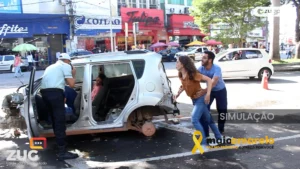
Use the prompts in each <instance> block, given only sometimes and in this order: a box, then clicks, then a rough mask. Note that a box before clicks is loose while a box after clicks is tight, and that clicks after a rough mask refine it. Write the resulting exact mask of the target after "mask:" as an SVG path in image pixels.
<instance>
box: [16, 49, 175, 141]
mask: <svg viewBox="0 0 300 169" xmlns="http://www.w3.org/2000/svg"><path fill="white" fill-rule="evenodd" d="M72 65H73V66H74V67H75V68H76V85H75V88H74V90H75V91H76V92H77V97H76V99H75V101H74V107H75V110H76V111H75V112H74V113H75V114H76V117H77V118H76V119H74V118H73V119H72V118H71V119H68V121H66V126H67V130H66V134H67V135H79V134H92V133H101V132H115V131H127V130H136V131H139V132H142V133H143V134H144V135H146V136H152V135H153V134H154V133H155V131H156V129H155V126H154V124H153V123H152V119H153V117H154V116H160V115H164V116H165V120H168V118H167V115H168V114H173V115H176V114H179V113H180V112H179V110H178V108H177V106H176V103H174V102H173V94H172V90H171V87H170V86H171V84H170V80H169V79H168V78H167V76H166V73H165V69H164V65H163V64H162V62H161V55H159V54H156V53H154V52H149V51H147V50H136V51H128V52H116V53H104V54H93V55H87V56H82V57H81V58H77V59H75V60H72ZM99 72H101V73H103V74H105V76H106V77H107V78H105V79H104V80H103V86H102V88H101V89H100V90H99V92H98V93H97V94H96V96H95V98H94V100H93V101H92V99H91V92H92V88H93V84H94V82H95V80H96V78H97V76H98V74H99ZM40 84H41V78H39V79H35V69H33V70H32V72H31V75H30V80H29V84H28V85H26V86H24V87H23V88H21V89H20V92H19V94H15V97H17V98H15V99H12V100H11V102H13V101H14V100H16V101H18V103H17V104H18V107H19V109H20V112H21V114H22V116H23V117H24V119H25V121H26V125H27V131H28V136H29V138H31V137H53V136H54V133H53V130H52V126H51V125H49V123H47V119H48V118H47V117H48V115H47V114H48V113H47V108H46V107H45V106H44V103H43V99H42V96H41V94H40ZM22 97H23V98H22ZM18 98H19V99H18ZM20 100H21V101H20Z"/></svg>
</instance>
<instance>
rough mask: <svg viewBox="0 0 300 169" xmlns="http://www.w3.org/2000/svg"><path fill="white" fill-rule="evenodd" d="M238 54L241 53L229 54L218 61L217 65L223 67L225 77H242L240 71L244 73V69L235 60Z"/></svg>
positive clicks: (233, 52)
mask: <svg viewBox="0 0 300 169" xmlns="http://www.w3.org/2000/svg"><path fill="white" fill-rule="evenodd" d="M238 52H239V51H232V52H229V53H227V54H225V55H224V56H222V57H220V59H219V60H217V63H216V64H218V65H219V66H220V67H221V69H222V74H223V77H226V78H231V77H238V76H240V71H242V70H243V68H242V66H241V65H240V63H239V61H238V60H233V57H234V55H235V54H236V53H238Z"/></svg>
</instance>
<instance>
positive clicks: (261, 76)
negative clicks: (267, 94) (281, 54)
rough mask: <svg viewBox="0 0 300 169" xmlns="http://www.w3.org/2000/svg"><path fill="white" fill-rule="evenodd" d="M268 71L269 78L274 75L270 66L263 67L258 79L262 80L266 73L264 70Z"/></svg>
mask: <svg viewBox="0 0 300 169" xmlns="http://www.w3.org/2000/svg"><path fill="white" fill-rule="evenodd" d="M265 70H266V71H267V73H268V75H269V76H268V80H269V79H270V78H271V76H272V71H271V70H270V69H269V68H262V69H260V71H259V72H258V79H259V80H261V79H262V78H263V75H264V71H265Z"/></svg>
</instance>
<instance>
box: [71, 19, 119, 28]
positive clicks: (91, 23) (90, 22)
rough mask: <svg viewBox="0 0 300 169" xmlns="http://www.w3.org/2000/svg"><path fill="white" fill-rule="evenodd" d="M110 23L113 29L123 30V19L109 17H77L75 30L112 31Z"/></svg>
mask: <svg viewBox="0 0 300 169" xmlns="http://www.w3.org/2000/svg"><path fill="white" fill-rule="evenodd" d="M110 22H111V24H112V29H122V21H121V17H112V19H110V17H109V16H104V17H103V16H102V17H85V16H79V17H75V28H76V29H110Z"/></svg>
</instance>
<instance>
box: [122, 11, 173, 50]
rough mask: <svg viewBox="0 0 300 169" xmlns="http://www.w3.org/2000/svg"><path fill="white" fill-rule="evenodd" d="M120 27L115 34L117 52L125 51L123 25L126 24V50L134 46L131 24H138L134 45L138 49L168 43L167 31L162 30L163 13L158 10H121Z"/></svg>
mask: <svg viewBox="0 0 300 169" xmlns="http://www.w3.org/2000/svg"><path fill="white" fill-rule="evenodd" d="M121 17H122V27H123V28H124V29H123V30H122V31H121V32H120V33H117V45H118V50H119V51H122V50H125V49H126V47H125V44H126V43H125V41H126V39H125V23H128V38H127V45H128V46H127V49H128V50H130V49H131V47H132V46H134V44H135V42H134V35H133V23H134V22H138V33H137V36H136V43H137V45H138V46H139V47H140V48H146V49H148V48H149V46H151V44H153V43H156V42H164V43H167V42H168V37H167V31H166V29H165V28H164V12H163V10H158V9H142V8H121Z"/></svg>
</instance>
